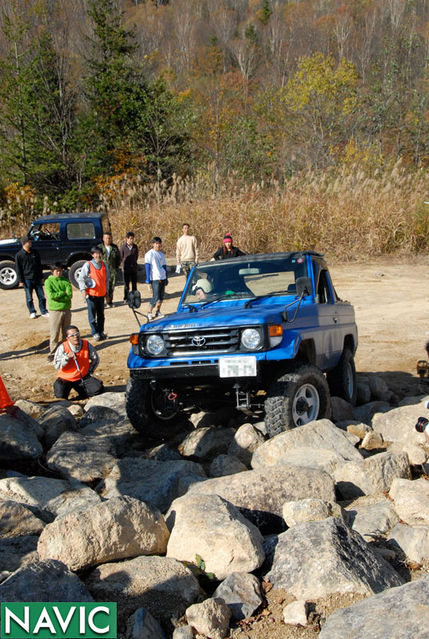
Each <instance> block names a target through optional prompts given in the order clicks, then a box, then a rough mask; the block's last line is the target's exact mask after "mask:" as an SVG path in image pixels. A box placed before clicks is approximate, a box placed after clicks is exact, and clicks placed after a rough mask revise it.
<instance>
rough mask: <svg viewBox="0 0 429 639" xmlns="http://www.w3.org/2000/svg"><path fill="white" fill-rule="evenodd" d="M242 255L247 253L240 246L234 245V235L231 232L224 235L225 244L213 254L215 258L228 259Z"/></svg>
mask: <svg viewBox="0 0 429 639" xmlns="http://www.w3.org/2000/svg"><path fill="white" fill-rule="evenodd" d="M240 255H246V253H243V251H241V250H240V249H239V248H238V246H234V245H233V243H232V237H231V235H230V234H229V233H227V234H226V235H224V238H223V246H221V247H220V248H218V250H217V251H216V253H214V255H213V259H214V260H227V259H229V258H230V257H239V256H240Z"/></svg>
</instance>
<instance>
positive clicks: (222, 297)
mask: <svg viewBox="0 0 429 639" xmlns="http://www.w3.org/2000/svg"><path fill="white" fill-rule="evenodd" d="M224 299H225V297H224V296H223V295H222V296H220V297H215V298H214V299H212V300H207V302H203V303H202V304H200V305H199V306H198V307H197V310H198V311H199V310H200V308H203V307H204V306H209V304H216V302H220V301H221V300H224Z"/></svg>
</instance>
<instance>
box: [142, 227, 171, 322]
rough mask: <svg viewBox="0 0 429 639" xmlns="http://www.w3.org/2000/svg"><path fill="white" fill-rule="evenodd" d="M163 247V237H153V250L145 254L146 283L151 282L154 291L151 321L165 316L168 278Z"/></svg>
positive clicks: (150, 304)
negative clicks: (162, 312) (164, 300)
mask: <svg viewBox="0 0 429 639" xmlns="http://www.w3.org/2000/svg"><path fill="white" fill-rule="evenodd" d="M161 247H162V240H161V238H160V237H154V238H153V239H152V248H151V250H150V251H148V252H147V253H146V255H145V256H144V261H145V269H146V284H149V288H150V289H151V291H152V299H151V301H150V302H149V313H148V314H147V318H148V320H149V321H151V320H153V319H155V318H157V317H158V318H159V317H164V316H163V315H162V314H161V312H160V311H161V304H162V301H163V299H164V292H165V287H166V286H167V284H168V279H167V262H166V261H165V255H164V253H163V252H162V251H161Z"/></svg>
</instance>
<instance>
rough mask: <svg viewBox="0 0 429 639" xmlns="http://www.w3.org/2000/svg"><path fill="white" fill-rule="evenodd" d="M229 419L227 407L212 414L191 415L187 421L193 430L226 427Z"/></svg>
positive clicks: (203, 412) (202, 412) (204, 412)
mask: <svg viewBox="0 0 429 639" xmlns="http://www.w3.org/2000/svg"><path fill="white" fill-rule="evenodd" d="M230 417H231V409H230V408H229V406H228V407H223V408H219V409H218V410H216V411H213V412H207V411H200V412H199V413H192V415H191V416H190V417H189V421H190V422H191V424H192V425H193V426H194V428H206V427H209V428H211V427H213V426H215V427H216V426H226V425H227V424H228V422H229V421H230Z"/></svg>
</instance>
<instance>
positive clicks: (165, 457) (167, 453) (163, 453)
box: [147, 444, 182, 462]
mask: <svg viewBox="0 0 429 639" xmlns="http://www.w3.org/2000/svg"><path fill="white" fill-rule="evenodd" d="M147 456H148V458H149V459H153V460H155V461H159V462H163V461H174V460H177V459H182V456H181V454H180V453H179V451H177V450H175V449H174V448H170V447H169V446H167V444H160V445H159V446H156V447H155V448H152V449H151V450H149V451H148V453H147Z"/></svg>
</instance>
